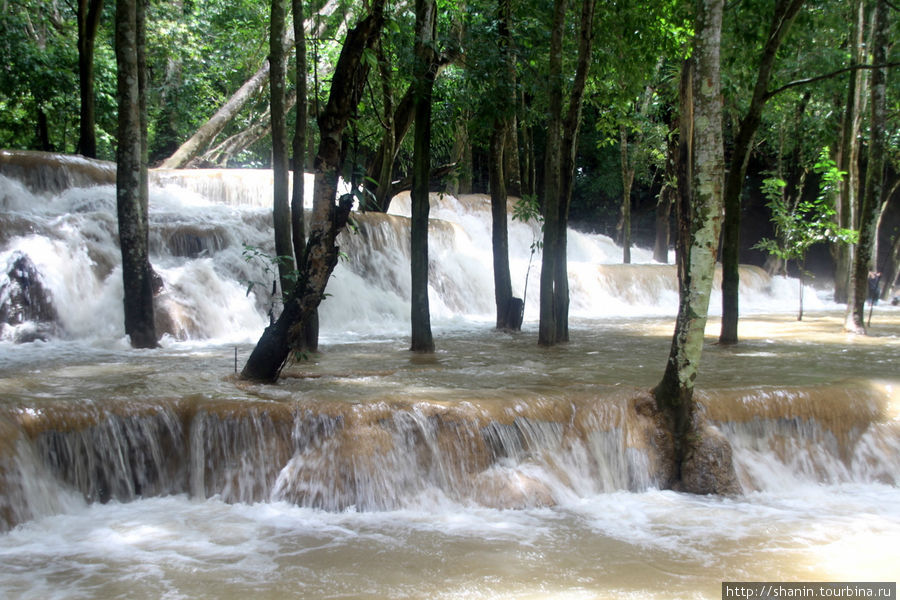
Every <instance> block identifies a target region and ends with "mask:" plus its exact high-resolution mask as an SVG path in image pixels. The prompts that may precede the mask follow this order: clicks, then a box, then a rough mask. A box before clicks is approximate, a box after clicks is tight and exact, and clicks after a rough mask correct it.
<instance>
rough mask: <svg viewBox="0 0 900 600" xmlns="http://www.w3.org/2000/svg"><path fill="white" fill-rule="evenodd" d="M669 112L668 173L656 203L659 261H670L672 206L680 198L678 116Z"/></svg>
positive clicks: (655, 255)
mask: <svg viewBox="0 0 900 600" xmlns="http://www.w3.org/2000/svg"><path fill="white" fill-rule="evenodd" d="M669 112H670V114H669V115H667V118H666V122H667V123H668V126H669V135H668V136H667V140H668V141H667V142H666V171H665V173H666V174H665V181H664V182H663V185H662V189H660V191H659V200H658V201H657V203H656V239H655V241H654V243H653V260H655V261H656V262H659V263H668V262H669V242H670V234H669V231H670V227H669V221H670V218H671V215H672V207H673V206H674V205H675V203H676V202H677V198H678V146H679V144H678V140H679V137H678V118H677V116H675V115H676V111H675V110H672V111H669Z"/></svg>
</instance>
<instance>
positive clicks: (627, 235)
mask: <svg viewBox="0 0 900 600" xmlns="http://www.w3.org/2000/svg"><path fill="white" fill-rule="evenodd" d="M619 155H620V158H621V162H622V220H621V235H622V237H621V242H622V263H624V264H626V265H627V264H631V184H632V183H634V168H633V167H632V166H631V163H630V162H629V160H628V131H627V130H626V129H625V126H624V125H622V126H620V127H619Z"/></svg>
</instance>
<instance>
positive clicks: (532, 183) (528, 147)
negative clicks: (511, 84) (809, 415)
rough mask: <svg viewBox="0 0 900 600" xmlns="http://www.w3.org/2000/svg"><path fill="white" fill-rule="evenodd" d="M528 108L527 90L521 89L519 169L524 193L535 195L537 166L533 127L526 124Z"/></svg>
mask: <svg viewBox="0 0 900 600" xmlns="http://www.w3.org/2000/svg"><path fill="white" fill-rule="evenodd" d="M527 108H528V107H527V104H526V100H525V92H524V91H520V92H519V101H518V109H519V117H518V122H519V137H520V140H519V145H520V146H521V147H522V151H521V153H520V154H519V162H520V163H521V166H520V167H519V171H520V173H521V176H522V195H523V196H534V195H535V194H537V182H536V179H537V173H536V168H537V167H536V166H535V158H534V136H533V133H532V130H531V127H530V126H528V125H527V124H526V122H525V118H524V115H525V111H526V109H527Z"/></svg>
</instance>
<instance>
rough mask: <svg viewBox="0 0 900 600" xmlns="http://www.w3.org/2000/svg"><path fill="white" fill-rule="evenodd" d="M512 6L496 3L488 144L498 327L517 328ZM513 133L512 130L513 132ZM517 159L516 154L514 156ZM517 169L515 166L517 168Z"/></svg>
mask: <svg viewBox="0 0 900 600" xmlns="http://www.w3.org/2000/svg"><path fill="white" fill-rule="evenodd" d="M510 19H511V9H510V2H509V0H499V2H498V3H497V33H498V43H499V46H500V52H501V54H502V55H503V62H504V64H505V65H506V68H505V69H504V71H503V74H504V76H503V77H501V78H500V81H499V82H498V85H497V96H498V99H497V104H496V106H495V107H494V108H495V110H496V111H497V114H496V116H495V117H494V129H493V131H492V132H491V144H490V158H489V165H490V166H489V171H490V188H491V238H492V239H491V241H492V247H493V259H494V300H495V303H496V310H497V329H518V328H519V326H520V325H521V323H520V321H519V319H518V314H513V313H514V312H515V313H518V311H515V310H514V309H513V306H512V299H513V296H512V279H511V277H510V273H509V229H508V223H507V219H508V214H507V210H506V207H507V183H508V181H509V177H508V171H507V169H508V168H509V166H510V165H511V164H513V161H511V160H510V157H509V148H510V146H509V139H510V133H511V131H512V125H513V123H514V119H513V116H514V115H515V92H514V90H515V63H514V62H513V61H512V52H511V48H512V36H511V34H510V29H509V26H510V22H509V21H510ZM513 133H514V132H513ZM514 161H515V162H518V154H516V156H515V157H514ZM517 171H518V169H517Z"/></svg>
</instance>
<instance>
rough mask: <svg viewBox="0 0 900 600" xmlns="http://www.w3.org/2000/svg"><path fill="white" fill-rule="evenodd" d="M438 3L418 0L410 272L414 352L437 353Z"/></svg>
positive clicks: (432, 0) (412, 346) (430, 0)
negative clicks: (433, 304)
mask: <svg viewBox="0 0 900 600" xmlns="http://www.w3.org/2000/svg"><path fill="white" fill-rule="evenodd" d="M436 27H437V5H436V4H435V2H434V0H416V67H417V73H416V81H415V85H416V111H415V115H416V130H415V140H414V143H413V145H414V150H413V186H412V194H411V202H412V219H411V221H410V274H411V284H412V298H411V300H412V306H411V315H410V316H411V320H412V343H411V346H410V350H412V351H413V352H425V353H430V352H434V338H433V337H432V335H431V314H430V311H429V307H428V213H429V210H430V208H431V207H430V205H429V198H428V183H429V180H430V176H431V93H432V89H433V88H434V71H433V69H432V65H433V64H434V48H433V45H434V41H435V37H436V36H435V28H436Z"/></svg>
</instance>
